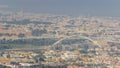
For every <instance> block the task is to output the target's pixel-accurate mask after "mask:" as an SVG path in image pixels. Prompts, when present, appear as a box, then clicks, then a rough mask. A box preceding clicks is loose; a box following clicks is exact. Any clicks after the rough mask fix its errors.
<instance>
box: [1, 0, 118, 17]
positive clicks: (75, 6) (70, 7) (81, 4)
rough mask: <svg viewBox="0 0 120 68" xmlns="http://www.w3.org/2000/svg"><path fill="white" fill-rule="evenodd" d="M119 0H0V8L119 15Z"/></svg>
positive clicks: (74, 14) (52, 12) (55, 12)
mask: <svg viewBox="0 0 120 68" xmlns="http://www.w3.org/2000/svg"><path fill="white" fill-rule="evenodd" d="M119 6H120V0H0V9H1V10H12V11H20V10H23V11H27V12H28V11H29V12H39V13H51V14H62V15H63V14H65V15H72V16H80V15H85V16H88V15H90V16H114V17H120V15H119V12H120V7H119Z"/></svg>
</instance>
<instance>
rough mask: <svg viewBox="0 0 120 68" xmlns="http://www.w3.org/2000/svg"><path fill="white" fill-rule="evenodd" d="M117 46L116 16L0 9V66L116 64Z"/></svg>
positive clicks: (97, 67) (90, 67) (117, 67)
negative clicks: (71, 14) (70, 14)
mask: <svg viewBox="0 0 120 68" xmlns="http://www.w3.org/2000/svg"><path fill="white" fill-rule="evenodd" d="M119 48H120V20H119V19H115V18H112V17H87V16H79V17H77V16H76V17H75V16H65V15H53V14H39V13H29V12H23V11H19V12H9V11H6V12H3V11H0V65H1V67H2V66H7V67H8V68H9V67H10V68H120V57H119V56H120V50H119ZM7 67H6V68H7Z"/></svg>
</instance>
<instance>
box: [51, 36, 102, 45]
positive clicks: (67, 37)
mask: <svg viewBox="0 0 120 68" xmlns="http://www.w3.org/2000/svg"><path fill="white" fill-rule="evenodd" d="M72 37H77V38H84V39H87V40H89V41H91V42H93V44H95V45H97V46H99V47H101V45H100V44H98V43H97V41H95V40H93V39H91V38H89V37H86V36H76V35H72V36H66V37H63V38H61V39H60V40H58V41H57V42H55V43H54V44H53V45H52V46H53V47H55V46H56V45H58V44H59V43H61V42H62V41H63V40H65V39H69V38H72Z"/></svg>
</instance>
